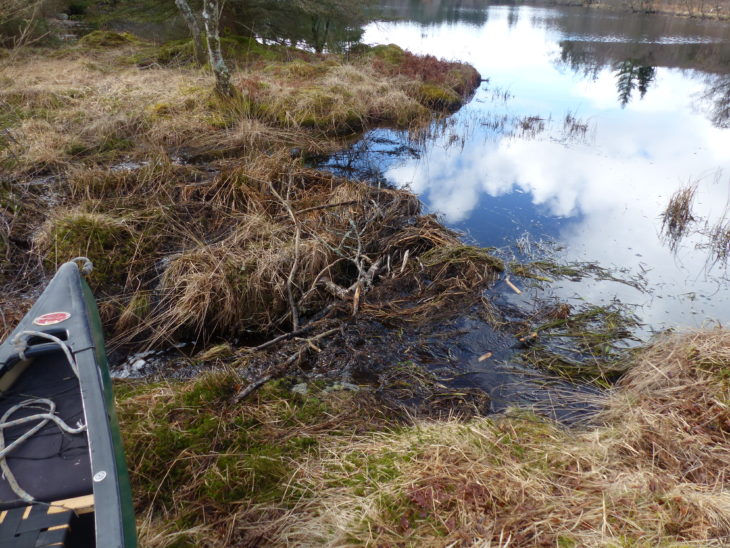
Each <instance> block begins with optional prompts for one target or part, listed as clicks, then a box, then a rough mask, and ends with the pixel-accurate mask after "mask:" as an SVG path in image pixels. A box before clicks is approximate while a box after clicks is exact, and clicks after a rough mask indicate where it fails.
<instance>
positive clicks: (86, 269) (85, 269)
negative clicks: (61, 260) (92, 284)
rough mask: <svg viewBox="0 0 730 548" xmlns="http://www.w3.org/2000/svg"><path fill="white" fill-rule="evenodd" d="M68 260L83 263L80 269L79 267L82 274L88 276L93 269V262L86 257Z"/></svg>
mask: <svg viewBox="0 0 730 548" xmlns="http://www.w3.org/2000/svg"><path fill="white" fill-rule="evenodd" d="M69 262H72V263H79V262H81V263H83V265H82V266H81V267H80V269H81V273H82V274H83V275H84V276H88V275H89V274H91V272H92V271H93V270H94V263H92V262H91V260H90V259H89V258H88V257H75V258H73V259H71V261H69Z"/></svg>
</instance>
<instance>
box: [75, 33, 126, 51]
mask: <svg viewBox="0 0 730 548" xmlns="http://www.w3.org/2000/svg"><path fill="white" fill-rule="evenodd" d="M135 43H139V40H138V39H137V38H136V37H135V36H134V35H132V34H130V33H128V32H114V31H111V30H95V31H92V32H90V33H89V34H86V35H84V36H82V37H81V39H80V40H79V44H80V45H82V46H85V47H87V48H118V47H121V46H127V45H130V44H135Z"/></svg>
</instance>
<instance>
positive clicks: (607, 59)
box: [333, 2, 730, 328]
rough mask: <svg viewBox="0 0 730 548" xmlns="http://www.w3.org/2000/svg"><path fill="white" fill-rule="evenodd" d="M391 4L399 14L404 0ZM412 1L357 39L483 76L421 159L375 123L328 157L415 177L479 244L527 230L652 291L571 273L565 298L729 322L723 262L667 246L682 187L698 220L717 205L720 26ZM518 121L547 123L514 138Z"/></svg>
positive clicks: (723, 161) (721, 202)
mask: <svg viewBox="0 0 730 548" xmlns="http://www.w3.org/2000/svg"><path fill="white" fill-rule="evenodd" d="M390 4H391V5H392V6H395V5H396V4H397V7H398V9H401V12H400V13H402V14H403V13H406V12H407V9H409V6H411V4H412V3H409V2H401V3H393V2H391V3H390ZM417 4H418V5H419V6H421V7H419V8H418V10H416V12H414V15H413V20H410V21H402V22H396V23H393V22H391V23H379V24H374V25H371V26H369V27H368V28H367V29H366V34H365V40H366V41H367V42H369V43H391V42H392V43H397V44H399V45H401V46H402V47H405V48H408V49H410V50H412V51H415V52H420V53H432V54H436V55H437V56H441V57H445V58H450V59H460V60H466V61H469V62H471V63H472V64H474V65H475V66H476V67H477V69H478V70H479V71H480V72H481V73H482V75H483V76H485V77H488V78H489V82H487V83H485V84H484V85H483V86H482V87H481V88H480V89H479V90H478V92H477V94H476V96H475V98H474V100H473V101H472V102H471V103H470V104H468V105H467V106H466V107H465V108H463V109H462V110H461V111H460V112H459V113H457V114H456V115H455V117H454V118H453V120H452V125H451V126H450V127H447V128H446V129H445V130H443V131H441V132H437V135H435V136H432V138H431V139H430V140H427V141H426V143H425V144H424V145H423V147H422V148H421V149H420V154H416V153H415V152H414V149H413V147H412V142H411V141H409V139H408V136H407V135H405V134H403V133H398V132H393V131H389V130H377V131H373V132H371V133H370V134H369V135H368V137H367V139H366V140H365V141H363V142H362V143H359V144H358V145H357V146H356V147H354V148H353V151H351V152H352V153H351V154H350V155H343V156H341V157H340V158H339V159H335V160H333V163H335V164H336V163H338V162H341V161H343V159H344V158H345V157H347V158H348V160H347V161H348V162H350V167H352V166H356V165H357V164H358V162H360V163H363V162H369V164H370V165H369V168H370V171H371V173H373V172H375V174H380V175H382V176H383V177H384V178H385V179H387V180H388V181H391V182H392V183H394V184H396V185H399V186H409V187H410V188H412V189H413V190H414V191H415V192H417V193H418V194H419V195H420V196H421V197H422V199H423V200H424V202H425V203H426V204H427V206H428V207H429V208H430V209H432V210H434V211H438V212H440V213H441V214H442V215H443V216H444V219H445V220H446V221H447V222H448V223H449V224H451V225H452V226H455V227H457V228H461V229H463V230H465V231H467V232H468V234H469V235H470V237H472V238H473V239H475V240H476V241H478V242H479V243H481V244H482V245H491V246H504V245H508V244H510V243H513V242H514V241H515V239H516V238H517V237H518V236H519V235H521V234H523V233H525V232H527V233H529V234H530V235H531V237H533V238H535V239H540V238H545V237H550V238H553V239H556V240H557V241H559V242H560V243H561V244H562V246H563V250H562V251H560V255H561V258H562V259H564V260H566V261H572V260H597V261H599V262H600V263H601V264H603V265H604V266H609V267H610V266H612V265H614V266H617V267H625V268H628V269H629V271H630V272H631V273H633V274H636V275H641V276H644V277H645V278H646V280H647V282H648V284H649V286H650V287H651V288H652V292H651V293H649V294H642V293H641V292H639V291H637V290H635V289H634V288H631V287H628V286H625V285H622V284H616V283H611V282H601V283H592V284H587V283H572V282H569V281H566V282H564V283H562V284H561V285H559V286H558V287H557V288H556V289H555V291H556V295H557V296H558V297H560V298H565V299H569V298H577V299H584V300H588V301H591V302H602V301H603V302H607V301H611V300H612V299H614V298H620V299H622V300H623V301H625V302H630V303H635V304H637V305H638V306H640V307H641V309H640V310H639V315H640V317H641V319H642V320H643V321H644V322H646V323H648V324H649V325H652V326H654V327H656V328H661V327H665V326H676V325H700V324H702V323H703V322H705V321H706V319H707V318H715V319H719V320H723V321H727V320H728V319H730V310H728V307H727V306H726V305H725V303H726V299H727V289H728V287H727V282H726V281H725V280H724V278H723V272H722V271H720V270H719V269H718V268H715V269H714V270H713V271H711V272H710V274H709V275H708V273H707V270H706V264H707V261H706V256H705V255H704V251H703V250H702V249H697V247H698V246H700V247H701V246H702V242H701V240H700V239H699V238H698V237H697V238H695V237H689V238H687V239H686V240H684V241H683V242H682V244H681V245H680V246H679V248H678V249H677V252H676V254H673V253H672V252H671V251H670V250H669V249H668V248H667V247H666V246H664V245H662V242H661V240H660V227H661V220H660V214H661V212H662V211H663V209H664V207H665V206H666V204H667V201H668V199H669V197H670V196H671V195H672V194H673V193H674V192H675V190H676V189H677V188H679V187H680V186H682V185H684V184H686V183H687V182H690V181H694V182H696V183H697V188H698V190H697V200H696V204H695V207H696V208H697V210H698V211H697V213H698V216H701V217H702V218H703V219H708V222H713V221H714V220H717V219H718V218H720V217H721V216H722V215H723V212H724V206H725V203H726V202H727V199H728V190H729V186H730V185H729V184H728V181H729V180H730V131H727V130H725V129H724V127H725V126H726V125H727V115H728V108H729V107H728V104H730V100H728V97H730V85H728V82H729V81H730V80H729V79H728V76H726V75H724V74H722V73H723V71H726V70H727V67H728V66H730V65H729V64H728V59H730V56H729V54H728V52H729V51H730V43H729V42H728V40H727V39H726V38H725V36H726V34H727V26H725V25H721V24H719V23H712V22H698V21H692V20H688V19H678V18H671V17H644V16H635V15H631V16H625V15H619V14H614V13H605V12H603V11H600V10H585V9H576V8H537V7H528V6H520V7H515V6H486V7H485V6H484V4H483V3H480V2H473V3H464V2H458V3H455V2H451V3H449V2H435V3H429V6H430V7H426V6H425V5H424V4H422V3H420V2H419V3H417ZM449 6H450V7H449ZM411 7H412V6H411ZM429 10H430V11H429ZM428 14H431V15H433V17H434V18H433V19H430V20H429V19H428ZM416 21H418V22H416ZM688 69H691V70H688ZM495 90H508V92H507V93H506V95H505V97H506V99H507V100H502V101H495V100H494V96H495ZM526 120H533V122H531V123H530V126H529V127H530V128H531V129H534V128H535V127H537V128H538V129H541V131H532V132H530V131H525V132H520V131H519V128H520V124H521V123H523V122H525V121H526ZM510 121H512V122H510ZM534 121H539V123H537V122H534ZM536 123H537V125H535V124H536ZM540 124H542V126H540ZM455 136H456V137H455ZM373 143H376V144H377V146H376V147H375V148H374V149H373V148H372V144H373ZM387 143H390V145H389V144H387ZM455 143H456V145H457V146H455ZM358 147H361V148H360V149H358ZM378 147H380V148H378ZM409 147H410V148H409ZM396 149H398V150H401V151H404V154H401V153H396V154H392V151H393V150H396ZM358 151H359V152H363V151H367V152H368V154H366V155H363V154H358ZM364 158H367V160H364Z"/></svg>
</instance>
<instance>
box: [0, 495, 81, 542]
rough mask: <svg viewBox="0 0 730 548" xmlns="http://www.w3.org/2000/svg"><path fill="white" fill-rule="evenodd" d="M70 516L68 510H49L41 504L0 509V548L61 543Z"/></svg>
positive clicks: (66, 531)
mask: <svg viewBox="0 0 730 548" xmlns="http://www.w3.org/2000/svg"><path fill="white" fill-rule="evenodd" d="M73 518H74V512H73V511H72V510H65V511H63V512H56V513H53V514H49V513H48V507H47V506H45V505H43V506H41V505H34V506H25V507H20V508H12V509H10V510H3V512H2V513H0V548H41V547H46V546H65V545H66V539H67V538H68V535H69V533H70V532H71V521H72V520H73Z"/></svg>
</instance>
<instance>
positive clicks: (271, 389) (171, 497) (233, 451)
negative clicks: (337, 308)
mask: <svg viewBox="0 0 730 548" xmlns="http://www.w3.org/2000/svg"><path fill="white" fill-rule="evenodd" d="M245 384H246V383H245V381H243V380H242V379H241V378H240V377H239V376H238V375H237V374H236V373H235V372H233V371H231V370H221V371H216V372H212V373H207V374H205V375H203V376H202V377H200V378H199V379H197V380H194V381H190V382H176V383H153V384H143V383H138V382H129V381H124V382H118V383H117V384H116V385H115V392H116V394H117V396H116V399H117V406H118V410H119V411H118V412H119V419H120V423H121V429H122V432H123V435H124V438H125V448H126V453H127V461H128V463H129V469H130V473H131V478H132V483H133V490H134V498H135V503H136V505H137V508H138V509H139V510H141V509H142V508H146V509H147V510H151V511H152V512H153V514H152V515H155V516H159V517H161V518H163V517H164V519H165V520H166V521H168V522H170V521H173V522H174V521H180V520H183V521H185V522H186V523H187V524H188V525H189V526H190V527H192V526H194V525H202V524H204V523H205V522H206V521H208V520H210V519H213V520H218V519H223V518H229V519H230V518H231V516H233V515H234V514H237V515H238V516H239V518H238V519H241V520H243V521H245V520H246V519H254V517H253V516H250V518H247V517H246V512H247V511H248V509H250V508H252V507H254V506H256V505H269V506H271V507H272V508H280V509H282V510H285V509H286V508H287V507H290V506H292V505H294V504H295V503H297V502H298V501H300V500H301V497H302V496H312V495H313V494H310V495H306V494H305V493H303V492H302V491H301V490H297V489H292V486H291V484H290V479H291V478H292V477H293V475H294V474H295V472H296V470H297V469H298V466H299V463H300V462H302V461H303V460H305V459H306V458H308V457H310V456H315V455H318V454H319V452H320V447H321V446H322V445H323V444H329V443H332V441H333V440H339V439H347V438H348V437H349V436H352V435H353V434H354V433H356V432H362V431H365V430H370V429H373V428H377V427H378V425H379V424H382V422H381V421H382V417H381V416H380V414H379V413H378V412H376V411H373V410H372V409H373V408H370V407H369V400H368V398H367V397H363V395H362V394H358V395H357V396H353V395H352V394H351V393H349V392H326V393H325V392H322V391H320V390H319V389H318V388H317V387H315V386H314V385H311V387H310V390H309V393H308V394H307V395H302V394H299V393H294V392H292V391H291V387H292V386H293V384H294V381H292V380H288V379H283V380H279V381H276V382H271V383H269V384H267V385H266V386H264V387H263V388H262V389H260V390H259V391H258V392H256V393H255V394H254V396H253V397H252V398H251V400H250V401H245V402H243V403H235V401H234V396H235V394H236V393H237V392H238V391H239V390H240V389H241V388H242V387H243V386H245ZM333 427H335V428H333ZM203 509H205V512H203ZM252 524H255V519H254V521H253V522H252ZM219 533H220V534H225V528H223V530H222V531H219ZM210 540H211V539H206V541H210Z"/></svg>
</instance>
